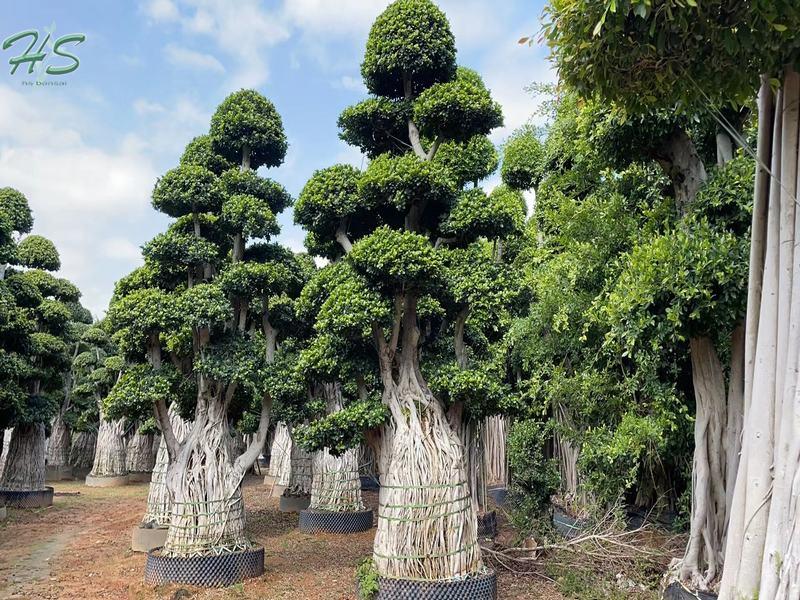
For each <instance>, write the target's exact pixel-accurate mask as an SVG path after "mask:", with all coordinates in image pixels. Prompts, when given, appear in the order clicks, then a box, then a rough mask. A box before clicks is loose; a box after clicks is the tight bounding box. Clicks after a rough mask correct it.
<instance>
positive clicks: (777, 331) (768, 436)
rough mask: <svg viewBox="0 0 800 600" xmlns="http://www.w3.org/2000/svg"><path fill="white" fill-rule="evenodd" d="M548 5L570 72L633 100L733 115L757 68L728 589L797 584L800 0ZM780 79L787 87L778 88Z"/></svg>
mask: <svg viewBox="0 0 800 600" xmlns="http://www.w3.org/2000/svg"><path fill="white" fill-rule="evenodd" d="M548 11H549V13H548V14H549V19H550V22H549V23H548V25H547V26H546V31H545V34H546V37H547V38H548V40H549V43H550V45H551V47H552V48H553V56H554V58H555V60H556V63H557V64H558V67H559V71H560V73H561V75H562V77H563V78H564V79H565V80H566V81H567V82H568V83H570V84H572V85H574V86H576V87H577V88H578V89H580V90H587V89H589V88H593V89H595V90H597V91H598V92H599V93H600V94H601V95H602V96H603V97H604V98H607V99H612V100H614V101H616V102H618V103H620V104H623V105H625V106H626V107H627V108H628V109H629V110H632V111H637V112H640V111H641V110H642V109H652V108H654V107H663V108H666V109H667V110H672V109H674V108H675V107H678V108H679V109H682V110H689V111H692V110H700V111H702V110H710V111H712V113H713V114H714V115H715V117H716V118H717V119H718V120H719V121H720V122H721V123H722V124H723V126H725V127H726V128H728V129H730V128H729V126H728V125H727V124H726V122H725V119H724V118H723V115H721V113H720V112H719V111H720V107H722V106H723V105H726V104H730V103H733V104H738V105H744V104H746V103H747V102H749V101H750V100H751V99H752V97H753V96H754V94H755V91H756V90H757V89H758V88H759V83H758V80H759V76H760V77H761V85H760V91H759V106H758V112H759V126H758V132H759V138H758V148H757V151H756V152H755V153H754V154H755V157H756V159H757V170H756V179H755V184H754V188H755V202H754V209H753V221H752V228H751V236H752V244H751V253H750V277H749V290H748V308H747V319H746V323H745V338H744V350H743V355H744V365H745V366H744V385H743V394H744V400H743V406H744V419H743V422H744V433H743V436H742V437H743V440H742V453H741V454H742V456H743V457H744V459H743V460H741V461H740V462H739V465H738V471H737V472H738V474H737V478H736V486H735V492H734V498H733V501H732V506H731V513H730V516H729V519H728V529H727V542H726V549H725V565H726V568H725V571H724V573H723V578H722V583H721V589H720V594H721V597H722V598H726V599H727V598H738V597H753V596H760V597H765V598H784V597H791V596H792V595H793V594H794V593H795V592H794V591H793V590H796V587H797V573H798V569H797V565H798V564H800V550H798V546H797V542H796V540H795V539H794V537H793V533H792V532H793V531H794V529H795V528H794V527H793V523H794V522H795V521H796V514H795V511H794V503H793V501H792V500H791V491H790V490H791V489H792V486H793V481H794V480H795V479H796V478H797V477H800V475H798V473H800V467H799V466H798V462H797V458H796V457H797V454H796V453H794V452H793V451H792V450H790V448H791V447H792V442H790V441H789V440H790V439H796V436H794V435H793V434H792V433H790V427H789V426H788V425H785V426H784V424H787V423H789V422H791V421H792V420H793V418H794V412H793V411H794V408H793V402H791V401H784V399H785V398H792V397H794V390H795V388H796V371H795V362H796V356H797V354H798V351H799V350H798V344H796V343H792V342H791V341H790V340H789V338H788V337H787V336H788V333H787V332H788V331H790V330H791V328H792V327H793V325H792V323H793V322H794V321H795V320H796V319H795V318H794V316H793V315H794V314H795V313H794V312H793V308H792V306H793V300H792V298H793V295H792V294H791V292H790V291H789V290H790V289H791V288H792V285H793V283H792V281H794V280H795V279H796V278H797V275H796V269H792V268H790V267H786V268H785V269H784V268H783V267H782V266H781V265H789V264H792V263H791V261H792V259H791V257H790V256H787V252H789V251H788V250H786V249H787V248H790V247H792V242H791V239H792V237H793V233H790V232H791V231H792V225H791V223H792V222H793V220H794V214H795V210H794V197H795V195H796V191H795V190H794V186H795V183H796V182H795V179H796V178H795V172H796V169H797V166H796V164H797V142H796V129H797V117H796V115H797V112H796V110H794V104H795V103H796V93H797V92H796V90H797V87H798V84H797V73H796V71H795V69H794V68H793V67H792V66H791V65H796V61H797V53H798V41H797V37H796V36H795V35H794V31H796V28H797V26H798V18H800V15H798V12H797V10H796V6H795V5H794V4H793V3H792V2H770V3H762V4H757V5H752V6H751V5H747V6H745V5H741V4H738V3H735V2H727V1H724V0H720V1H715V2H712V3H710V4H708V3H704V4H703V5H702V6H700V5H698V4H697V3H694V2H692V3H687V4H685V5H684V4H680V5H677V4H674V3H671V2H660V3H655V4H652V5H651V4H647V3H644V2H638V1H634V2H626V3H623V4H620V5H617V3H615V2H602V3H587V2H582V1H578V2H558V3H552V4H551V5H550V7H549V9H548ZM786 65H790V66H789V67H786ZM772 86H775V87H778V88H780V89H779V92H778V93H777V94H774V93H773V89H772ZM787 102H788V104H786V103H787ZM784 106H785V107H787V109H788V110H785V111H784V110H783V107H784ZM773 115H776V116H775V117H773ZM778 115H779V116H778ZM730 133H732V132H730ZM787 169H788V171H787ZM771 189H774V190H775V191H774V193H771V192H770V190H771ZM784 194H785V195H784ZM781 223H783V225H781ZM781 249H783V250H781ZM789 254H791V252H789ZM762 286H763V288H762ZM779 308H780V309H779ZM755 406H758V407H759V408H758V410H751V409H750V407H755ZM709 566H710V565H709ZM711 571H712V570H711V569H708V571H707V574H706V577H705V578H706V579H708V575H709V574H712V572H711Z"/></svg>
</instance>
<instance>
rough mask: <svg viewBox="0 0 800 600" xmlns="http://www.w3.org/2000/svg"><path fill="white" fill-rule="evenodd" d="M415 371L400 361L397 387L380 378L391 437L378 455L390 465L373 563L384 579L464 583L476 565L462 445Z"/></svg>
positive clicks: (385, 475) (474, 526)
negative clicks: (460, 580)
mask: <svg viewBox="0 0 800 600" xmlns="http://www.w3.org/2000/svg"><path fill="white" fill-rule="evenodd" d="M404 347H409V345H408V344H404ZM411 347H414V348H416V345H413V346H411ZM415 371H416V369H414V366H413V364H410V363H409V361H408V360H405V361H404V362H403V365H402V366H401V368H400V373H399V378H398V381H397V383H396V384H393V383H391V382H390V381H389V380H388V378H387V377H386V376H385V375H384V391H383V399H384V402H385V403H386V404H387V405H388V406H389V408H390V409H391V411H392V415H393V417H394V433H393V435H392V436H391V437H389V438H386V441H387V442H389V443H390V444H391V446H390V447H388V448H385V449H384V450H383V452H385V453H386V455H387V456H388V457H389V460H388V467H387V469H386V471H385V472H382V473H381V510H380V513H379V515H378V530H377V533H376V535H375V548H374V554H373V558H374V561H375V565H376V567H377V569H378V572H379V573H380V574H381V575H382V576H385V577H398V578H406V579H414V578H416V579H425V580H434V579H452V578H455V577H463V576H465V575H468V574H470V573H474V572H476V571H477V570H478V569H479V568H480V566H481V554H480V547H479V546H478V538H477V523H476V515H475V510H474V508H473V503H472V496H471V494H470V491H469V483H468V480H467V472H466V463H465V459H464V445H463V444H462V443H461V440H460V439H459V437H458V435H456V433H455V432H454V431H453V429H452V428H451V427H450V424H449V423H448V420H447V417H446V416H445V413H444V409H443V407H442V405H441V403H440V402H439V401H438V400H436V399H435V398H434V397H433V395H432V394H431V392H430V390H428V389H427V385H425V384H424V380H421V377H420V378H419V379H418V376H417V373H416V372H415Z"/></svg>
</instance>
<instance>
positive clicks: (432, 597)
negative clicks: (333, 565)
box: [376, 571, 497, 600]
mask: <svg viewBox="0 0 800 600" xmlns="http://www.w3.org/2000/svg"><path fill="white" fill-rule="evenodd" d="M378 586H379V590H378V595H377V597H376V598H377V600H496V598H497V574H496V573H495V572H494V571H488V572H486V573H481V574H480V575H475V576H472V577H468V578H466V579H458V580H452V581H416V580H411V579H394V578H389V577H381V578H380V579H379V580H378Z"/></svg>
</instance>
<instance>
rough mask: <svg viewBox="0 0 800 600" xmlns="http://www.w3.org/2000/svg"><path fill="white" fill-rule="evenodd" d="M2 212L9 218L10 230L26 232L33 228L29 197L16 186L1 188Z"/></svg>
mask: <svg viewBox="0 0 800 600" xmlns="http://www.w3.org/2000/svg"><path fill="white" fill-rule="evenodd" d="M0 213H2V214H3V215H4V217H5V218H6V219H7V223H8V230H9V231H15V232H17V233H20V234H25V233H30V231H31V229H33V215H32V214H31V209H30V207H29V206H28V199H27V198H26V197H25V196H24V195H23V194H22V192H19V191H17V190H15V189H14V188H10V187H4V188H0Z"/></svg>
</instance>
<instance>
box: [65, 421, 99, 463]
mask: <svg viewBox="0 0 800 600" xmlns="http://www.w3.org/2000/svg"><path fill="white" fill-rule="evenodd" d="M96 446H97V432H96V431H79V432H77V433H76V434H75V435H74V436H72V448H70V450H69V464H70V466H72V467H73V468H75V469H79V470H80V469H91V467H92V463H94V451H95V447H96Z"/></svg>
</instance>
